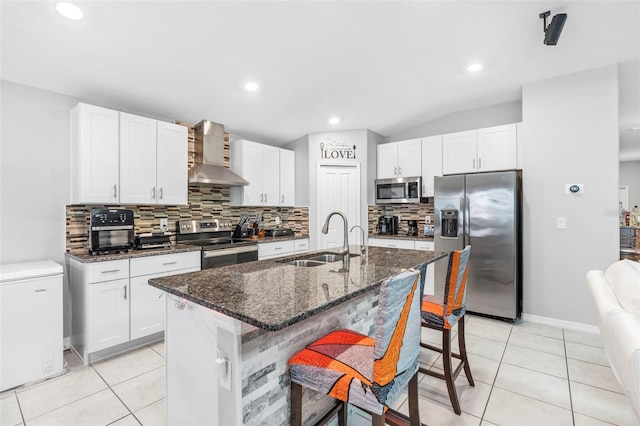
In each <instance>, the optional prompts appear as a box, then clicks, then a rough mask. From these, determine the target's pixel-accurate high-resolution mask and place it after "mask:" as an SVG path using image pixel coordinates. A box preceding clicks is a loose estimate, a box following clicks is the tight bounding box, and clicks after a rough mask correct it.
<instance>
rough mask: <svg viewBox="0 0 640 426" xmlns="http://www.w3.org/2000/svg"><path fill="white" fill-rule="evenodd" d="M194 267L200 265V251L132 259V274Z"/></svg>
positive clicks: (137, 275)
mask: <svg viewBox="0 0 640 426" xmlns="http://www.w3.org/2000/svg"><path fill="white" fill-rule="evenodd" d="M194 267H198V268H199V267H200V252H199V251H192V252H187V253H176V254H163V255H158V256H149V257H138V258H134V259H131V276H132V277H139V276H141V275H149V274H157V273H158V272H169V271H176V270H180V269H187V268H194Z"/></svg>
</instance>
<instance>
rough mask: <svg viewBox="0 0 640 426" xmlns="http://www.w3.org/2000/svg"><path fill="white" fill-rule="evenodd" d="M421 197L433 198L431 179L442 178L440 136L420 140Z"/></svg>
mask: <svg viewBox="0 0 640 426" xmlns="http://www.w3.org/2000/svg"><path fill="white" fill-rule="evenodd" d="M421 175H422V196H423V197H433V196H434V187H433V178H434V177H436V176H442V136H441V135H438V136H431V137H428V138H422V173H421Z"/></svg>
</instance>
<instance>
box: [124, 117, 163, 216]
mask: <svg viewBox="0 0 640 426" xmlns="http://www.w3.org/2000/svg"><path fill="white" fill-rule="evenodd" d="M120 185H121V186H122V188H121V190H120V202H121V203H123V204H156V198H157V188H156V120H153V119H151V118H146V117H140V116H138V115H132V114H126V113H124V112H121V113H120Z"/></svg>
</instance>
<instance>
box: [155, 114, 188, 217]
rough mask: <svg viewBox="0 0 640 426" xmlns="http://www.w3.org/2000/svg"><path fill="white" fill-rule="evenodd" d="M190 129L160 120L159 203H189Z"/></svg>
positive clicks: (158, 157)
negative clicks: (188, 154) (188, 152)
mask: <svg viewBox="0 0 640 426" xmlns="http://www.w3.org/2000/svg"><path fill="white" fill-rule="evenodd" d="M188 137H189V135H188V129H187V128H186V127H185V126H181V125H179V124H173V123H166V122H164V121H158V141H157V180H156V182H157V185H158V196H157V202H158V204H165V205H166V204H172V205H176V204H187V192H188V183H187V168H188V166H189V160H188V158H187V151H188Z"/></svg>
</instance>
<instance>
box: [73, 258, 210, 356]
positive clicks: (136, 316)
mask: <svg viewBox="0 0 640 426" xmlns="http://www.w3.org/2000/svg"><path fill="white" fill-rule="evenodd" d="M198 270H200V252H199V251H193V252H187V253H176V254H168V255H158V256H148V257H141V258H133V259H123V260H115V261H105V262H95V263H83V262H80V261H78V260H76V259H72V258H69V263H68V271H69V283H70V286H71V336H70V340H71V347H72V348H73V349H74V350H75V351H76V352H77V353H78V355H79V356H80V358H82V360H83V361H84V363H85V364H88V363H89V362H91V361H95V360H97V359H101V358H104V357H107V356H110V355H112V354H115V353H119V352H123V351H125V350H127V349H131V348H134V347H138V346H140V345H143V344H145V343H147V342H148V341H151V340H157V339H158V333H160V332H162V331H164V329H165V312H164V310H165V300H164V299H165V292H164V291H162V290H160V289H157V288H155V287H152V286H150V285H149V284H148V281H149V279H151V278H154V277H160V276H168V275H174V274H181V273H186V272H193V271H198ZM145 339H146V340H145Z"/></svg>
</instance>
